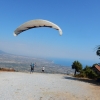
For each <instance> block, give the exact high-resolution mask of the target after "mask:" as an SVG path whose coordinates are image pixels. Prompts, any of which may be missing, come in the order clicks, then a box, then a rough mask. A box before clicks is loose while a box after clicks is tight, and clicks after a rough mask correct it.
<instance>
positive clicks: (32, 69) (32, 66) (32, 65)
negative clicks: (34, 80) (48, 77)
mask: <svg viewBox="0 0 100 100" xmlns="http://www.w3.org/2000/svg"><path fill="white" fill-rule="evenodd" d="M30 66H31V72H32V73H33V71H34V63H33V64H32V63H31V65H30ZM31 72H30V73H31Z"/></svg>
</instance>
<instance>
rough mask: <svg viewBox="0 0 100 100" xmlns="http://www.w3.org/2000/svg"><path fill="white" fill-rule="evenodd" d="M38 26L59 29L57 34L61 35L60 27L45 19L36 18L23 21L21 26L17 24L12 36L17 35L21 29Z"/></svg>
mask: <svg viewBox="0 0 100 100" xmlns="http://www.w3.org/2000/svg"><path fill="white" fill-rule="evenodd" d="M39 27H50V28H54V29H56V30H58V31H59V34H60V35H62V30H61V28H60V27H59V26H58V25H56V24H54V23H52V22H50V21H47V20H42V19H36V20H30V21H28V22H25V23H24V24H22V25H21V26H19V27H18V28H17V29H16V30H15V31H14V36H17V35H18V34H20V33H22V32H23V31H26V30H29V29H32V28H39Z"/></svg>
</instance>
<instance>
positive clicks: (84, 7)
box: [0, 0, 100, 61]
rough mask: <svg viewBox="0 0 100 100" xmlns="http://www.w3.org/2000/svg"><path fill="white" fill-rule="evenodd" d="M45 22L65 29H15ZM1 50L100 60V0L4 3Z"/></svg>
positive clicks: (0, 22)
mask: <svg viewBox="0 0 100 100" xmlns="http://www.w3.org/2000/svg"><path fill="white" fill-rule="evenodd" d="M34 19H45V20H49V21H51V22H54V23H55V24H57V25H58V26H60V27H61V29H62V31H63V35H62V36H60V35H59V32H58V31H57V30H55V29H51V28H35V29H30V30H27V31H25V32H23V33H21V34H20V35H18V36H17V37H14V36H13V32H14V30H15V29H16V28H17V27H18V26H19V25H21V24H23V23H24V22H26V21H29V20H34ZM0 27H1V28H0V50H3V51H6V52H8V53H13V54H21V55H31V56H40V57H59V58H74V59H85V60H96V61H98V60H99V57H97V56H96V54H95V52H96V51H95V49H94V48H95V47H96V46H97V45H100V0H0Z"/></svg>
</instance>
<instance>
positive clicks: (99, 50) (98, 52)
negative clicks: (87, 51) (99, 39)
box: [96, 45, 100, 56]
mask: <svg viewBox="0 0 100 100" xmlns="http://www.w3.org/2000/svg"><path fill="white" fill-rule="evenodd" d="M96 55H97V56H100V45H99V46H97V48H96Z"/></svg>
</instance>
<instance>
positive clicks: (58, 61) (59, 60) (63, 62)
mask: <svg viewBox="0 0 100 100" xmlns="http://www.w3.org/2000/svg"><path fill="white" fill-rule="evenodd" d="M47 59H48V60H50V61H51V62H52V63H54V64H58V65H61V66H65V67H71V66H72V64H73V62H74V61H79V62H80V63H81V64H82V66H83V67H85V66H86V65H87V66H92V65H93V64H97V63H99V62H98V61H93V60H77V59H76V60H75V59H68V58H47Z"/></svg>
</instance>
